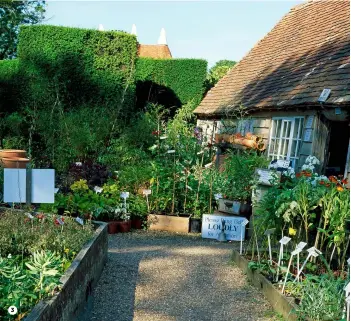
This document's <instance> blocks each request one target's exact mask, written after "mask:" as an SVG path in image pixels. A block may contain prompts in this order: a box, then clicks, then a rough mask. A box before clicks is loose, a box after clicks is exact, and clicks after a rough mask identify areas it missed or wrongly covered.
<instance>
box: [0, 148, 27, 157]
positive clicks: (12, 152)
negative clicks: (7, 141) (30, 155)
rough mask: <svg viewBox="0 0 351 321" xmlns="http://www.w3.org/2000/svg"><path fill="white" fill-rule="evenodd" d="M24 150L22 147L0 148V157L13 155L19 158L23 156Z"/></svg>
mask: <svg viewBox="0 0 351 321" xmlns="http://www.w3.org/2000/svg"><path fill="white" fill-rule="evenodd" d="M26 156H27V155H26V151H25V150H22V149H1V150H0V158H13V157H19V158H25V157H26Z"/></svg>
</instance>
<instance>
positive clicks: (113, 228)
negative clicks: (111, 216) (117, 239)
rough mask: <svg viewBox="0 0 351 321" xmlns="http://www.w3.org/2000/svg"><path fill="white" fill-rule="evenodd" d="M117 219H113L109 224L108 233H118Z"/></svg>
mask: <svg viewBox="0 0 351 321" xmlns="http://www.w3.org/2000/svg"><path fill="white" fill-rule="evenodd" d="M117 224H118V222H117V221H111V222H109V223H108V225H107V232H108V234H116V233H117Z"/></svg>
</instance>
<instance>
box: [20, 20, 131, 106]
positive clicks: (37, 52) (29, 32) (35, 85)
mask: <svg viewBox="0 0 351 321" xmlns="http://www.w3.org/2000/svg"><path fill="white" fill-rule="evenodd" d="M136 54H137V42H136V38H135V36H132V35H130V34H127V33H125V32H117V31H108V32H101V31H98V30H90V29H78V28H68V27H56V26H49V25H41V26H25V27H21V32H20V35H19V45H18V56H19V58H20V62H21V68H23V70H25V71H26V74H27V76H28V77H30V79H31V81H30V84H31V85H30V88H29V89H30V91H31V92H30V94H29V95H30V96H31V97H30V98H32V99H33V100H34V101H36V102H37V103H38V104H39V103H40V104H43V105H44V106H45V105H46V104H48V105H51V104H53V103H55V102H56V103H57V101H58V100H59V101H60V103H61V104H63V105H64V106H65V107H67V106H79V105H80V104H84V103H89V104H91V103H92V102H94V103H95V104H108V105H109V106H110V107H111V108H112V106H114V108H115V109H120V108H122V106H121V105H122V103H123V102H128V103H130V99H133V98H134V67H135V59H136ZM43 89H46V92H45V95H44V93H43V92H42V90H43ZM129 107H130V106H129Z"/></svg>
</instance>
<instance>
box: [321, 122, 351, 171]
mask: <svg viewBox="0 0 351 321" xmlns="http://www.w3.org/2000/svg"><path fill="white" fill-rule="evenodd" d="M349 142H350V124H349V122H336V121H332V122H330V140H329V149H328V153H327V155H328V158H327V159H328V162H327V166H326V171H325V172H326V173H325V175H326V176H328V177H329V176H330V175H335V176H337V175H344V172H345V166H346V159H347V153H348V148H349Z"/></svg>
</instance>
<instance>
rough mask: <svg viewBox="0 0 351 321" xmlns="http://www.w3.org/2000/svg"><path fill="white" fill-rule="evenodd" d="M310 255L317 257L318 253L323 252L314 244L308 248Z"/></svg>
mask: <svg viewBox="0 0 351 321" xmlns="http://www.w3.org/2000/svg"><path fill="white" fill-rule="evenodd" d="M307 252H308V255H310V256H313V257H317V256H318V255H320V254H322V252H321V251H319V250H317V249H316V248H315V247H314V246H312V247H310V248H309V249H307Z"/></svg>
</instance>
